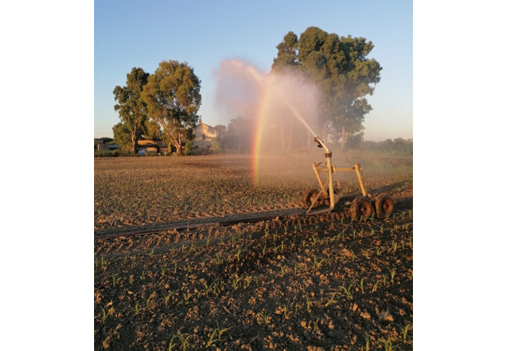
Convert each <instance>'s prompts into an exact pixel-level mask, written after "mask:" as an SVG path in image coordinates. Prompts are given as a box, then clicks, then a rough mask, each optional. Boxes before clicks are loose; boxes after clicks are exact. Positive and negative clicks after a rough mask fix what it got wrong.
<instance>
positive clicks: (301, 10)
mask: <svg viewBox="0 0 510 351" xmlns="http://www.w3.org/2000/svg"><path fill="white" fill-rule="evenodd" d="M310 26H316V27H319V28H321V29H323V30H325V31H326V32H328V33H337V34H338V35H339V36H347V35H352V36H361V37H364V38H366V39H367V40H370V41H372V42H373V44H374V45H375V48H374V49H373V51H372V53H371V54H370V57H371V58H375V59H376V60H378V61H379V63H380V64H381V65H382V67H383V70H382V71H381V82H380V83H379V84H378V85H377V86H376V89H375V93H374V95H373V96H370V97H369V98H368V99H369V103H370V104H371V105H372V108H373V110H372V111H371V112H370V114H368V115H367V116H366V118H365V139H366V140H376V141H377V140H384V139H387V138H397V137H402V138H405V139H407V138H412V137H413V130H412V129H413V85H412V83H413V4H412V1H384V2H383V1H355V2H354V1H338V0H337V1H265V0H264V1H233V0H223V1H95V3H94V137H103V136H109V137H111V136H112V127H113V125H115V124H116V123H118V122H119V118H118V115H117V113H116V112H115V111H114V109H113V105H114V104H115V101H114V98H113V93H112V92H113V89H114V88H115V86H116V85H121V86H122V85H125V83H126V74H127V73H129V72H130V71H131V69H132V68H133V67H141V68H143V69H144V70H145V71H146V72H148V73H153V72H154V70H155V69H156V67H157V66H158V64H159V62H161V61H163V60H178V61H186V62H188V64H189V65H190V66H191V67H193V68H194V70H195V74H196V75H197V76H198V77H199V78H200V79H201V81H202V86H201V94H202V106H201V108H200V111H199V114H200V115H201V116H202V119H203V121H204V122H205V123H207V124H210V125H216V124H219V123H221V124H227V123H228V120H229V119H231V118H234V117H236V116H218V115H216V114H215V111H214V109H213V104H214V92H215V81H214V80H213V77H212V73H213V71H214V70H216V69H218V68H219V65H220V62H221V61H222V60H224V59H232V58H238V59H243V60H245V61H247V62H248V63H250V64H253V65H254V66H255V67H257V68H259V69H260V70H262V71H265V72H268V71H269V70H270V68H271V64H272V63H273V59H274V58H275V57H276V53H277V50H276V45H278V43H280V42H281V41H282V39H283V36H284V35H285V34H287V32H289V31H293V32H294V33H296V34H297V35H298V36H299V35H300V34H301V33H302V32H303V31H304V30H305V29H306V28H308V27H310Z"/></svg>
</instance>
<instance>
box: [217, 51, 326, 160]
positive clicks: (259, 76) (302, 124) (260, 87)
mask: <svg viewBox="0 0 510 351" xmlns="http://www.w3.org/2000/svg"><path fill="white" fill-rule="evenodd" d="M215 78H216V93H215V108H216V109H217V110H218V111H219V112H220V113H221V115H222V116H224V120H223V121H222V122H223V123H225V125H228V124H229V123H230V121H231V120H232V119H234V118H236V117H239V116H240V117H243V118H244V119H246V120H248V121H249V123H250V125H251V130H252V131H253V133H252V134H251V137H252V138H257V137H260V138H262V139H261V140H260V142H261V143H262V145H263V146H262V148H261V151H266V152H270V153H273V152H275V151H279V150H281V149H282V148H283V149H284V150H285V149H290V146H291V144H292V143H293V142H294V141H296V140H298V141H299V140H302V139H304V138H309V137H310V136H312V138H313V136H315V135H313V134H315V132H314V130H316V129H317V118H318V113H319V92H318V90H317V88H316V87H315V86H314V85H312V84H308V83H306V82H305V81H303V79H302V78H300V77H298V76H297V75H292V74H290V73H286V74H284V73H271V74H266V73H264V72H260V71H259V70H257V69H256V68H255V67H254V66H251V65H249V64H247V63H245V62H243V61H241V60H225V61H223V62H222V63H221V65H220V68H219V69H218V70H217V71H216V73H215ZM257 131H258V132H259V133H260V134H259V135H256V133H257ZM253 142H257V141H256V140H253V139H252V143H253Z"/></svg>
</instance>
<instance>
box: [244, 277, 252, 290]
mask: <svg viewBox="0 0 510 351" xmlns="http://www.w3.org/2000/svg"><path fill="white" fill-rule="evenodd" d="M244 279H245V280H246V287H247V288H248V287H249V286H250V283H251V282H252V280H253V277H252V276H251V275H249V276H247V277H246V278H244Z"/></svg>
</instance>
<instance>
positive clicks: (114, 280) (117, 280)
mask: <svg viewBox="0 0 510 351" xmlns="http://www.w3.org/2000/svg"><path fill="white" fill-rule="evenodd" d="M119 280H120V277H118V278H116V277H115V274H113V273H112V281H113V286H115V285H116V284H117V283H118V282H119Z"/></svg>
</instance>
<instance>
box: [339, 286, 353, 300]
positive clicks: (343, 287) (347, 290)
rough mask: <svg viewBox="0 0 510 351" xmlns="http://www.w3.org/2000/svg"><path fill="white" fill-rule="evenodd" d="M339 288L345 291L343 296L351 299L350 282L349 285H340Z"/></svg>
mask: <svg viewBox="0 0 510 351" xmlns="http://www.w3.org/2000/svg"><path fill="white" fill-rule="evenodd" d="M340 288H342V289H344V292H345V296H346V297H347V299H349V300H352V294H351V288H352V284H351V285H349V287H348V288H346V287H345V286H343V285H342V286H341V287H340Z"/></svg>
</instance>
